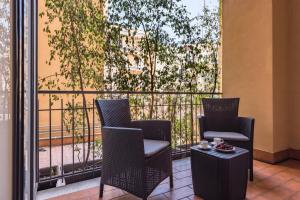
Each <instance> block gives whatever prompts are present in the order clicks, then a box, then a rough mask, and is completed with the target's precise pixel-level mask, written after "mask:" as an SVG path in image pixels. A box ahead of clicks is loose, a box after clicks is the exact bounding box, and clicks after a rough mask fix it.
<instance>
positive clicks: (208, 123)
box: [202, 98, 240, 131]
mask: <svg viewBox="0 0 300 200" xmlns="http://www.w3.org/2000/svg"><path fill="white" fill-rule="evenodd" d="M239 100H240V99H239V98H211V99H209V98H204V99H202V103H203V109H204V115H205V118H206V120H205V128H206V130H208V131H237V130H238V129H239V127H238V112H239Z"/></svg>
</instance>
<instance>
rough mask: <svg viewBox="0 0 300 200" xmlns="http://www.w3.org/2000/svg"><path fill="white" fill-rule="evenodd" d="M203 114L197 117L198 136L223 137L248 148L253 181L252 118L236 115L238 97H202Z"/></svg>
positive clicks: (231, 142)
mask: <svg viewBox="0 0 300 200" xmlns="http://www.w3.org/2000/svg"><path fill="white" fill-rule="evenodd" d="M202 103H203V109H204V116H200V117H199V121H200V123H199V125H200V138H201V139H205V140H209V141H211V140H212V139H213V138H214V137H219V138H223V139H224V141H227V142H228V143H230V144H233V145H235V146H238V147H241V148H245V149H248V150H249V156H250V158H249V169H250V181H253V137H254V119H253V118H246V117H238V108H239V98H223V99H202Z"/></svg>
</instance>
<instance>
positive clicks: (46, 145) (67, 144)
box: [36, 91, 222, 190]
mask: <svg viewBox="0 0 300 200" xmlns="http://www.w3.org/2000/svg"><path fill="white" fill-rule="evenodd" d="M221 95H222V94H221V93H214V94H212V93H194V92H123V91H122V92H107V91H84V92H82V91H39V93H38V123H37V126H38V128H37V133H38V134H37V138H36V141H37V147H39V151H38V152H37V169H38V173H37V181H38V183H39V190H42V189H45V188H49V187H55V186H56V183H57V180H59V179H63V180H64V181H66V182H67V183H72V182H76V181H81V180H85V179H90V178H94V177H98V176H100V175H101V154H102V152H101V126H100V121H99V117H98V113H97V110H96V107H95V103H94V102H95V99H118V98H128V99H129V100H130V106H131V115H132V119H134V120H139V119H150V118H151V119H167V120H170V121H171V122H172V148H173V158H174V159H176V158H182V157H185V156H187V155H189V147H190V146H191V145H194V144H196V143H198V142H199V124H198V120H197V116H198V115H200V114H202V105H201V99H202V98H205V97H220V96H221ZM83 96H84V97H85V99H86V102H87V103H86V105H84V104H83V102H84V101H83Z"/></svg>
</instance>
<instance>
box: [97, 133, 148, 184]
mask: <svg viewBox="0 0 300 200" xmlns="http://www.w3.org/2000/svg"><path fill="white" fill-rule="evenodd" d="M102 150H103V164H102V168H103V171H104V172H110V173H114V174H118V173H123V172H125V171H128V169H137V168H142V167H143V165H144V162H145V152H144V142H143V132H142V130H141V129H136V128H122V127H102ZM103 175H104V178H105V179H106V178H109V177H106V175H107V174H105V173H104V174H103Z"/></svg>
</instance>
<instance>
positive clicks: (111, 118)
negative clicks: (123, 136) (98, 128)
mask: <svg viewBox="0 0 300 200" xmlns="http://www.w3.org/2000/svg"><path fill="white" fill-rule="evenodd" d="M96 106H97V109H98V113H99V116H100V120H101V124H102V126H110V127H130V124H131V117H130V106H129V101H128V99H113V100H96Z"/></svg>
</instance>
